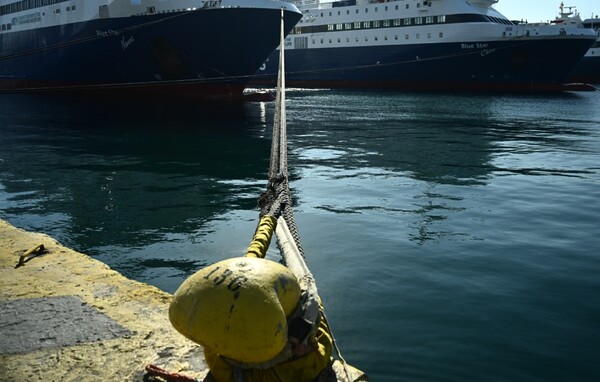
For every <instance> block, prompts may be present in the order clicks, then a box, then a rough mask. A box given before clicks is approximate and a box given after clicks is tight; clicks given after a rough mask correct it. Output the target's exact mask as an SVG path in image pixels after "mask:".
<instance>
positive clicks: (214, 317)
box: [169, 257, 300, 363]
mask: <svg viewBox="0 0 600 382" xmlns="http://www.w3.org/2000/svg"><path fill="white" fill-rule="evenodd" d="M299 299H300V286H299V284H298V281H297V280H296V278H295V277H294V275H293V274H292V273H291V271H290V270H289V269H288V268H286V267H284V266H283V265H281V264H278V263H276V262H274V261H271V260H266V259H259V258H251V257H240V258H232V259H227V260H223V261H220V262H218V263H215V264H213V265H211V266H208V267H206V268H204V269H202V270H200V271H198V272H196V273H195V274H194V275H192V276H191V277H190V278H189V279H187V280H186V281H185V282H184V283H183V284H182V285H181V287H180V288H179V289H178V290H177V292H175V295H174V299H173V302H172V303H171V306H170V309H169V318H170V319H171V323H172V324H173V326H174V327H175V329H177V331H179V332H180V333H181V334H183V335H184V336H186V337H187V338H189V339H191V340H192V341H194V342H196V343H198V344H201V345H203V346H205V347H210V348H211V349H213V350H214V351H215V352H217V353H218V354H220V355H222V356H225V357H228V358H231V359H234V360H236V361H239V362H244V363H261V362H266V361H268V360H270V359H272V358H274V357H275V356H277V355H278V354H279V353H280V352H281V351H282V350H283V349H284V347H285V345H286V342H287V317H288V316H289V315H290V314H291V313H292V312H293V311H294V310H295V309H296V306H297V304H298V301H299Z"/></svg>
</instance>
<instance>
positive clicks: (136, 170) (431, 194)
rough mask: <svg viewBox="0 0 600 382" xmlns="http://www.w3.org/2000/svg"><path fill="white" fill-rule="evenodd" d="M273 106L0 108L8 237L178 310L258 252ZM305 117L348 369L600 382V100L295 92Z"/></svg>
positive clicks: (318, 247)
mask: <svg viewBox="0 0 600 382" xmlns="http://www.w3.org/2000/svg"><path fill="white" fill-rule="evenodd" d="M273 108H274V105H273V103H243V104H236V105H220V106H219V105H217V106H215V105H211V106H210V107H202V108H200V107H197V106H192V105H171V106H168V107H167V106H163V105H160V104H155V105H149V104H144V103H135V102H131V103H123V102H113V103H101V104H98V103H93V102H86V101H84V100H43V99H32V98H28V97H14V96H6V95H4V96H0V218H3V219H6V220H8V221H9V222H11V223H12V224H14V225H16V226H18V227H22V228H25V229H28V230H34V231H39V232H44V233H47V234H50V235H52V236H53V237H55V238H57V239H58V240H59V241H61V242H62V243H63V244H65V245H68V246H71V247H73V248H75V249H77V250H79V251H81V252H84V253H88V254H90V255H92V256H94V257H95V258H97V259H100V260H102V261H104V262H106V263H107V264H109V265H110V266H111V267H113V268H114V269H116V270H118V271H120V272H122V273H124V274H125V275H127V276H129V277H132V278H135V279H138V280H141V281H144V282H148V283H150V284H153V285H156V286H158V287H160V288H162V289H164V290H166V291H169V292H173V291H174V290H175V289H176V288H177V287H178V286H179V284H180V283H181V282H182V281H183V280H184V279H185V278H186V277H188V276H189V275H191V274H192V273H193V272H194V271H196V270H198V269H200V268H201V267H203V266H205V265H207V264H210V263H213V262H215V261H218V260H221V259H224V258H228V257H232V256H239V255H242V254H243V253H244V251H245V248H246V246H247V245H248V243H249V240H250V238H251V235H252V232H253V230H254V227H255V224H256V221H257V216H258V212H257V210H256V208H255V205H256V198H257V197H258V195H259V193H260V192H261V191H262V190H263V188H264V185H265V179H266V173H267V168H268V159H269V149H270V134H271V125H272V120H273ZM287 108H288V130H289V131H288V139H289V145H290V152H289V164H290V167H291V178H292V192H293V193H294V195H295V200H294V203H295V211H296V218H297V220H298V225H299V230H300V234H301V236H302V240H303V246H304V247H305V251H306V253H307V256H308V263H309V266H310V267H311V269H312V271H313V273H314V274H315V277H316V279H317V284H318V286H319V290H320V292H321V295H322V297H323V300H324V303H325V307H326V310H327V313H328V316H329V319H330V321H331V323H332V326H333V329H334V333H335V335H336V338H337V341H338V343H339V345H340V347H341V349H342V351H343V353H344V355H345V357H346V359H347V360H349V361H350V363H352V364H354V365H356V366H358V367H359V368H361V369H363V370H365V371H366V372H368V374H369V375H370V377H371V380H372V381H375V382H381V381H598V380H600V292H599V291H600V228H599V227H600V92H599V93H580V94H565V95H558V96H546V97H542V96H510V95H499V96H477V95H443V94H416V95H415V94H403V93H383V94H378V93H363V92H333V91H300V90H292V91H290V92H288V104H287ZM270 256H272V257H273V258H277V256H278V254H277V251H276V249H275V248H274V247H273V248H272V250H271V252H270Z"/></svg>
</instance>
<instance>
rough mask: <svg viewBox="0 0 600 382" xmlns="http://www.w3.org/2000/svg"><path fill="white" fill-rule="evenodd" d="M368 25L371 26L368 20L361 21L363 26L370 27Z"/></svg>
mask: <svg viewBox="0 0 600 382" xmlns="http://www.w3.org/2000/svg"><path fill="white" fill-rule="evenodd" d="M370 27H371V22H370V21H363V28H370Z"/></svg>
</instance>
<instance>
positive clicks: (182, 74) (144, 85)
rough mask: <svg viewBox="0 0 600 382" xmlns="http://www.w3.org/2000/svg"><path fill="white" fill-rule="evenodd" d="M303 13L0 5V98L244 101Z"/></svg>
mask: <svg viewBox="0 0 600 382" xmlns="http://www.w3.org/2000/svg"><path fill="white" fill-rule="evenodd" d="M282 9H283V10H284V11H283V14H284V16H283V17H284V21H285V28H284V29H285V34H287V33H289V31H290V30H291V29H292V28H293V27H294V26H295V25H296V24H297V23H298V21H299V20H300V19H301V18H302V14H301V13H300V12H299V11H298V9H297V8H296V6H294V5H293V4H291V3H287V2H281V1H276V0H252V1H247V0H246V1H245V0H202V1H201V0H19V1H15V0H7V1H6V0H0V92H66V93H69V94H84V93H85V94H99V95H101V96H105V95H108V94H109V93H110V95H125V96H131V95H135V96H149V97H152V96H159V95H160V96H164V95H169V96H175V97H179V98H181V97H186V96H189V97H199V98H221V97H236V96H241V95H242V93H243V90H244V88H245V86H246V84H247V82H248V80H249V78H250V77H251V76H252V75H253V74H254V73H255V72H256V71H257V70H258V68H259V67H260V66H261V64H262V63H263V62H264V61H265V59H267V58H268V57H269V55H270V54H271V53H272V52H273V51H274V50H275V49H276V48H277V47H278V46H279V36H280V20H281V17H282V16H281V13H282V11H281V10H282Z"/></svg>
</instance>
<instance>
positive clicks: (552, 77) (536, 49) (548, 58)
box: [255, 36, 593, 92]
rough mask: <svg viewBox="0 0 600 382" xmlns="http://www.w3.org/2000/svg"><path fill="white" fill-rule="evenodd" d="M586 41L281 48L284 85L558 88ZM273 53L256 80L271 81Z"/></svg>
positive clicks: (484, 89) (418, 88)
mask: <svg viewBox="0 0 600 382" xmlns="http://www.w3.org/2000/svg"><path fill="white" fill-rule="evenodd" d="M592 42H593V41H592V40H591V39H590V38H580V37H578V36H573V38H568V39H566V38H564V36H561V37H560V38H547V39H543V40H539V39H538V40H535V39H531V40H526V39H520V40H519V41H489V42H486V43H485V48H481V49H477V48H472V49H471V48H465V47H471V46H477V45H476V44H473V43H471V42H466V43H440V44H414V45H396V46H368V47H349V48H321V49H291V50H286V53H285V54H286V65H287V74H286V76H287V77H286V81H287V84H288V85H289V86H295V87H308V88H360V89H398V90H411V91H415V90H416V91H507V92H522V91H526V92H557V91H562V90H563V88H564V86H563V85H564V83H565V82H567V80H568V79H567V75H568V73H569V72H570V71H571V69H572V68H573V67H575V65H576V64H577V62H578V61H579V59H580V58H581V57H582V56H583V55H584V54H585V52H586V51H587V50H588V48H589V47H590V46H591V44H592ZM278 57H279V51H275V52H274V53H273V54H272V55H271V57H270V58H269V60H268V61H267V62H266V63H265V65H264V66H263V67H262V69H264V70H259V71H258V73H257V78H256V81H255V82H256V83H259V84H263V85H266V84H271V83H272V82H273V77H272V76H273V74H272V67H273V64H272V63H274V62H275V63H276V62H277V60H278Z"/></svg>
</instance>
